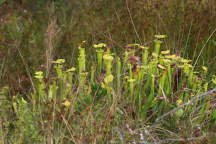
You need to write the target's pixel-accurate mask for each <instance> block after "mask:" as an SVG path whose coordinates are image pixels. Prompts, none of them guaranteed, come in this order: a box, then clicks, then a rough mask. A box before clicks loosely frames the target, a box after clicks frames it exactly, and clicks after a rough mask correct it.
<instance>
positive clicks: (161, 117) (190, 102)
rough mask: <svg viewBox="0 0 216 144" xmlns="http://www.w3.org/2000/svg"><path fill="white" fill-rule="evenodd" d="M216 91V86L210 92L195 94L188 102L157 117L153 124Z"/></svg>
mask: <svg viewBox="0 0 216 144" xmlns="http://www.w3.org/2000/svg"><path fill="white" fill-rule="evenodd" d="M215 91H216V87H215V88H214V89H212V90H210V91H208V92H205V93H203V94H200V95H197V96H195V97H194V98H192V99H191V100H190V101H189V102H186V103H184V104H182V105H180V106H179V107H177V108H174V109H172V110H171V111H169V112H167V113H165V114H164V115H162V116H160V117H159V118H157V119H156V120H155V123H154V124H153V125H152V126H154V125H155V124H157V123H158V122H159V121H160V120H162V119H163V118H164V117H166V116H168V115H170V114H171V113H174V112H176V111H177V110H179V109H180V108H183V107H185V106H187V105H189V104H193V103H194V102H196V101H198V100H201V99H203V98H207V97H209V96H210V95H211V94H212V93H214V92H215ZM152 126H151V127H152Z"/></svg>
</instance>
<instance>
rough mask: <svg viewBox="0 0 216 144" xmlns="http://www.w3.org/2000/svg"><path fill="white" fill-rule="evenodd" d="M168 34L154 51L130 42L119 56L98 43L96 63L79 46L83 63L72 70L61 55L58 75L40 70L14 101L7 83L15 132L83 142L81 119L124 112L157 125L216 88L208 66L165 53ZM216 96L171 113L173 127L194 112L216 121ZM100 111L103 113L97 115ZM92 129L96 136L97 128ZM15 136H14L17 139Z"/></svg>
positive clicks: (20, 137) (159, 39) (6, 104)
mask: <svg viewBox="0 0 216 144" xmlns="http://www.w3.org/2000/svg"><path fill="white" fill-rule="evenodd" d="M165 38H166V36H165V35H155V40H154V49H151V48H150V47H147V46H145V45H141V44H128V45H126V46H125V51H124V53H123V54H122V55H119V56H117V55H116V54H114V53H112V49H111V48H110V47H109V46H108V45H107V44H105V43H99V44H95V45H93V48H94V50H95V60H96V61H87V60H86V53H85V48H84V44H85V41H83V42H82V43H80V44H79V45H78V48H79V56H78V58H77V59H78V65H77V66H75V65H74V66H73V67H71V68H69V69H66V66H65V60H64V59H57V60H56V61H51V63H52V64H53V66H54V67H53V69H54V71H52V75H53V76H50V77H45V75H44V72H43V71H37V72H35V74H34V80H35V81H34V85H35V91H34V92H32V93H31V95H29V96H26V97H23V96H19V95H17V96H14V97H13V98H12V99H13V100H12V103H9V102H8V101H7V100H6V99H7V97H6V95H7V94H6V93H7V87H5V88H4V89H2V92H1V97H3V99H5V101H1V102H0V105H1V106H3V107H4V108H5V110H4V111H5V112H6V111H7V110H8V111H10V110H11V107H12V109H13V112H14V113H15V117H16V118H15V119H16V121H17V123H15V122H14V125H13V126H14V127H17V131H14V132H13V133H17V132H19V133H17V134H16V137H17V138H16V139H18V141H20V142H28V140H26V139H24V137H26V135H27V134H28V135H29V136H30V137H31V139H34V140H35V142H39V141H40V142H41V141H43V140H44V141H45V139H43V138H42V137H43V136H45V137H46V138H47V139H48V141H50V142H52V141H54V139H55V141H60V142H64V141H65V139H66V138H64V136H65V135H69V137H72V138H73V139H72V140H71V141H74V142H77V141H76V137H77V136H78V135H77V132H76V133H74V131H82V130H81V129H80V130H79V128H80V127H81V126H80V125H81V122H80V120H82V118H83V119H84V118H85V119H87V118H88V119H90V118H89V117H91V116H92V119H95V120H97V119H100V117H101V119H104V120H105V121H106V120H107V119H112V117H113V116H116V115H120V116H119V117H117V118H116V120H117V121H121V120H122V119H124V117H129V118H131V119H139V120H142V121H143V122H146V123H148V124H151V123H154V122H155V120H157V118H159V117H161V116H162V115H163V114H165V113H166V112H169V111H170V110H172V109H174V108H178V107H180V106H181V105H183V104H185V103H188V102H190V100H192V99H193V98H194V97H196V96H197V95H199V94H202V93H204V92H207V91H209V90H211V89H212V88H214V87H215V86H216V76H214V75H213V76H210V77H209V76H208V69H207V67H205V66H202V67H201V69H200V71H199V72H196V71H195V67H194V66H193V65H192V64H191V63H192V62H191V60H188V59H185V58H183V57H181V56H179V55H175V54H171V52H170V50H165V51H161V44H162V43H163V41H164V39H165ZM89 65H90V66H89ZM87 68H90V69H87ZM214 98H215V95H212V96H211V97H207V98H203V99H199V100H197V101H195V102H193V103H191V104H189V105H186V106H185V107H180V108H179V109H177V110H176V111H175V112H174V113H172V114H171V115H170V116H169V117H171V119H169V120H170V121H172V122H170V126H168V127H171V126H173V125H171V124H175V123H176V121H178V120H180V119H184V118H187V117H188V116H189V115H190V114H191V113H194V114H197V115H199V118H198V121H203V120H206V119H207V117H208V120H209V121H211V122H213V123H214V120H215V119H216V110H214V108H213V107H214V106H213V104H212V102H211V101H212V100H213V99H214ZM10 105H11V107H10ZM6 107H7V109H6ZM101 109H103V110H102V111H103V112H102V111H101ZM8 111H7V112H8ZM98 111H100V114H94V112H95V113H96V112H98ZM89 114H90V115H91V116H89ZM77 117H79V118H78V119H76V118H77ZM114 119H115V118H114ZM107 121H108V120H107ZM107 121H106V122H107ZM114 121H115V120H114ZM33 123H34V124H33ZM107 123H109V124H107V125H106V126H104V128H103V130H102V131H107V132H108V131H109V130H110V129H109V128H107V127H111V122H107ZM117 123H119V122H116V124H117ZM7 124H8V125H7ZM4 125H5V128H6V129H7V131H8V134H7V136H9V135H11V136H12V135H13V134H12V133H10V134H9V132H10V129H11V126H12V125H11V124H9V122H4ZM108 129H109V130H108ZM58 130H59V131H58ZM62 133H63V135H64V136H63V135H62ZM78 133H79V132H78ZM89 133H92V135H94V133H96V132H89ZM5 137H6V135H5ZM12 139H14V137H13V138H12V137H11V142H13V141H12ZM105 139H106V140H108V138H105V137H104V140H105Z"/></svg>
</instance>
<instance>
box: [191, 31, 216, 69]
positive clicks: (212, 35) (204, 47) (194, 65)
mask: <svg viewBox="0 0 216 144" xmlns="http://www.w3.org/2000/svg"><path fill="white" fill-rule="evenodd" d="M215 32H216V29H215V30H214V31H213V32H212V33H211V35H210V36H209V38H208V39H207V41H206V43H205V44H204V45H203V47H202V49H201V51H200V53H199V55H198V57H197V59H196V61H195V63H194V67H195V66H196V64H197V62H198V60H199V57H200V56H201V54H202V52H203V49H204V48H205V47H206V45H207V43H208V41H209V40H210V39H211V37H212V36H213V34H214V33H215Z"/></svg>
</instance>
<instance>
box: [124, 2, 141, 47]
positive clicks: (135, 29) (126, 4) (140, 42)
mask: <svg viewBox="0 0 216 144" xmlns="http://www.w3.org/2000/svg"><path fill="white" fill-rule="evenodd" d="M126 6H127V10H128V14H129V16H130V19H131V23H132V25H133V28H134V31H135V33H136V36H137V38H138V39H139V42H140V43H141V44H142V42H141V39H140V37H139V34H138V33H137V30H136V27H135V24H134V22H133V18H132V16H131V12H130V9H129V7H128V0H126Z"/></svg>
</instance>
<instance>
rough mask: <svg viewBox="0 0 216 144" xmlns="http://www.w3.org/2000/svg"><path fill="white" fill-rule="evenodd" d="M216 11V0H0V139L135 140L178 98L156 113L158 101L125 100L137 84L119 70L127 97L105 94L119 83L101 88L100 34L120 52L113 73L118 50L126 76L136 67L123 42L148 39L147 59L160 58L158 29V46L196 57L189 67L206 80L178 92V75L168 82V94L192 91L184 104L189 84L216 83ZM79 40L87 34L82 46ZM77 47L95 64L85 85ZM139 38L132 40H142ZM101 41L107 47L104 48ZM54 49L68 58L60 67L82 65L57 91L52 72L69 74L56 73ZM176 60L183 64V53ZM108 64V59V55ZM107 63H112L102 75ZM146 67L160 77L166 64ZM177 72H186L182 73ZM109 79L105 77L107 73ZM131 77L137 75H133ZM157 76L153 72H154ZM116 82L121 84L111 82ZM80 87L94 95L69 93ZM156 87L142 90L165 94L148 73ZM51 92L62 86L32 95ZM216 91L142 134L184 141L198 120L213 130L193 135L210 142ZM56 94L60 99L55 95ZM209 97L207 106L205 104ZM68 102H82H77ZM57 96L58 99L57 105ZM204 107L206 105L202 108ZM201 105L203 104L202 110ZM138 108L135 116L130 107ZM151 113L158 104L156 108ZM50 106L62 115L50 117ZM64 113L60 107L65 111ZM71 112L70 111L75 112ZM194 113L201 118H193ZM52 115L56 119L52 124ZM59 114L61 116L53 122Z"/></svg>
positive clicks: (205, 128)
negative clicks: (37, 74)
mask: <svg viewBox="0 0 216 144" xmlns="http://www.w3.org/2000/svg"><path fill="white" fill-rule="evenodd" d="M215 17H216V1H214V0H196V1H194V0H163V1H161V0H97V1H95V0H79V1H78V0H74V1H73V0H72V1H71V0H64V1H61V0H56V1H46V2H44V1H42V0H37V1H35V0H20V1H18V0H17V1H13V0H1V1H0V33H1V34H0V62H1V63H0V64H1V67H0V77H1V82H0V88H1V99H0V104H1V108H0V109H1V115H0V124H1V130H2V131H1V137H2V141H1V142H2V143H15V142H17V143H45V142H48V143H53V141H55V142H56V143H103V142H107V143H111V142H113V143H114V142H117V143H121V142H122V143H123V142H132V141H136V142H137V143H139V142H138V141H140V138H141V136H139V135H140V133H139V132H140V131H143V130H145V129H143V128H145V127H146V126H147V125H149V126H153V125H154V121H155V120H156V119H157V118H159V117H161V116H163V114H164V113H166V112H168V111H169V110H172V109H173V108H175V107H177V105H176V102H177V99H176V100H173V99H174V98H173V99H172V100H173V101H172V103H171V106H168V107H166V106H165V105H164V104H163V105H156V106H155V108H162V109H161V112H160V114H158V115H155V114H154V110H152V105H151V106H147V107H145V108H144V110H143V109H142V108H141V109H139V107H136V106H134V104H136V103H137V101H136V100H135V101H133V100H132V101H131V103H130V104H128V101H130V100H128V99H127V97H128V96H129V95H131V93H132V92H131V91H133V90H132V87H133V85H128V87H127V86H126V85H124V84H123V83H124V80H123V76H121V79H120V81H121V86H120V89H119V91H120V90H122V91H123V90H124V92H123V93H122V95H123V96H122V97H121V99H119V100H116V102H115V103H113V99H112V100H108V99H109V98H108V97H107V96H108V95H111V97H112V96H114V95H117V93H118V89H114V93H115V94H113V93H112V92H109V90H108V89H106V87H105V88H103V87H101V85H102V84H101V81H100V77H99V76H100V75H101V71H100V70H98V67H97V66H98V63H99V62H98V59H97V54H96V51H95V48H94V47H93V45H94V44H98V43H101V42H103V43H106V44H107V45H108V46H109V47H110V51H111V52H110V55H111V56H113V58H114V60H113V63H114V68H112V72H113V73H115V72H117V70H118V69H117V68H116V67H115V66H116V65H117V63H118V60H117V56H119V57H120V58H121V62H120V63H121V64H122V65H121V69H120V71H121V74H120V75H125V73H129V70H130V66H128V65H127V64H126V62H127V63H130V62H129V61H125V62H124V61H123V58H124V55H123V53H124V52H125V50H126V49H127V48H126V47H125V46H126V45H127V44H140V46H148V47H149V49H148V51H149V57H148V63H150V62H151V61H152V60H155V57H153V56H151V54H152V53H153V52H154V51H155V49H154V47H155V43H154V39H155V37H154V35H155V34H165V35H167V38H166V39H164V40H163V44H161V47H160V49H161V50H162V51H165V50H170V53H171V54H175V55H176V56H180V57H181V58H184V59H191V60H192V62H191V66H193V72H195V71H197V72H199V74H197V75H196V76H194V77H195V78H193V79H198V80H200V79H202V81H201V83H200V86H196V88H194V87H193V86H191V84H190V82H188V81H186V80H184V81H183V82H182V81H181V82H182V83H181V85H179V88H177V89H175V91H173V87H174V84H173V85H172V86H173V87H168V86H166V87H168V88H167V93H166V95H167V96H168V95H169V96H170V98H172V96H173V95H174V94H182V93H183V95H187V98H183V99H182V101H183V102H182V103H184V102H187V101H188V100H191V99H192V97H190V95H192V94H191V91H190V92H188V91H186V89H192V90H196V93H194V94H193V95H199V94H201V93H202V92H206V91H208V90H210V89H212V88H213V86H214V85H213V83H212V79H213V78H214V75H215V71H216V66H215V62H216V35H215V31H216V27H215V24H216V19H215ZM83 40H85V41H86V42H85V43H84V44H82V45H81V42H82V41H83ZM79 46H82V47H84V48H85V56H84V58H85V59H86V62H85V65H86V69H85V70H84V71H85V72H89V76H88V77H87V78H85V77H84V80H83V81H84V85H85V86H80V80H81V79H80V78H81V75H80V72H79V70H78V69H79V68H78V66H79V65H81V64H80V63H82V62H80V61H79V60H80V59H82V58H80V57H82V56H80V55H81V54H80V50H79V49H78V47H79ZM134 47H135V46H134ZM138 47H139V46H137V45H136V49H137V48H138ZM104 50H105V51H106V49H104ZM111 53H114V55H112V54H111ZM141 53H142V52H141V50H137V51H136V52H135V53H134V54H133V55H136V56H137V57H140V61H141V56H142V54H141ZM158 55H159V53H158ZM78 57H79V59H78ZM58 58H63V59H65V61H66V64H65V65H64V66H63V67H64V68H63V69H62V71H64V70H66V69H68V68H70V67H72V66H74V67H76V69H77V71H76V72H75V73H74V75H73V79H74V80H73V83H71V85H73V86H72V87H70V88H68V87H67V88H62V90H61V88H60V89H58V92H56V91H57V90H56V91H55V84H54V83H53V81H56V85H57V86H58V87H65V85H67V83H68V81H64V80H63V81H62V82H59V79H60V81H61V79H62V78H60V77H61V76H59V75H57V74H56V71H57V70H56V68H54V67H53V66H54V64H53V63H52V62H53V61H54V60H57V59H58ZM128 59H129V57H128ZM142 62H143V61H142ZM115 64H116V65H115ZM142 64H143V63H142ZM158 64H162V65H164V63H161V62H159V63H156V64H152V65H153V66H156V67H157V65H158ZM175 64H176V65H177V64H178V62H175ZM92 65H93V66H94V65H95V67H92ZM123 66H124V67H123ZM203 66H207V67H208V70H207V72H206V73H205V70H203ZM103 68H105V65H104V64H103ZM92 69H93V70H94V69H95V73H96V74H95V77H96V79H97V80H94V81H95V83H93V82H92V81H91V80H90V79H91V76H90V73H91V72H92ZM99 69H100V68H99ZM204 69H205V68H204ZM36 71H43V78H44V79H43V80H42V81H40V80H39V81H38V80H37V79H36V78H34V75H35V72H36ZM106 72H107V70H106V71H105V72H104V75H106ZM92 73H94V72H92ZM147 73H152V74H156V75H158V76H159V77H158V79H157V78H156V80H155V81H157V82H158V83H160V85H161V84H162V83H163V82H162V80H160V76H161V75H160V74H163V72H162V71H161V70H160V68H158V72H156V73H154V72H152V71H150V72H147ZM175 73H178V72H176V71H174V70H173V71H172V74H169V75H168V76H167V77H173V78H175ZM65 75H66V74H65ZM113 75H114V76H115V78H116V77H117V76H118V74H117V73H115V74H113ZM133 75H134V74H133ZM107 76H108V75H107ZM128 76H129V75H128ZM181 76H182V77H185V75H181ZM103 78H104V77H102V78H101V79H102V81H103ZM146 78H147V77H146ZM131 79H134V76H132V77H131ZM151 80H152V79H151V77H150V78H149V81H151ZM132 81H133V80H132ZM192 82H194V81H191V83H192ZM43 83H44V84H43ZM183 83H186V84H185V86H182V84H183ZM197 83H198V82H197ZM206 83H208V86H206V85H207V84H206ZM205 84H206V85H205ZM105 85H106V84H105ZM156 85H157V83H156ZM165 85H166V84H165ZM167 85H168V84H167ZM107 86H108V87H113V86H109V85H107ZM115 86H117V83H116V84H114V87H115ZM136 86H137V87H135V91H133V92H135V93H136V92H137V95H139V91H140V90H139V88H138V87H139V85H136ZM140 86H143V85H142V84H141V85H140ZM82 87H85V88H83V89H89V91H88V90H87V92H86V93H87V94H88V96H87V98H86V99H84V100H83V99H81V100H74V99H71V97H73V94H68V92H67V91H65V90H66V89H68V90H69V89H70V90H71V89H73V90H72V91H73V92H76V93H79V95H82V93H81V94H80V90H79V89H80V88H82ZM86 87H88V88H86ZM127 88H128V91H127ZM150 88H151V89H152V90H153V89H154V90H155V93H154V94H153V93H151V91H145V94H146V95H147V94H148V93H149V94H152V95H153V96H155V97H157V96H158V95H160V94H161V93H162V92H161V91H160V87H158V86H157V87H156V88H152V85H151V83H150V82H149V84H148V85H146V86H145V89H150ZM50 89H51V90H50ZM125 89H126V90H125ZM129 89H130V90H129ZM49 91H52V92H53V93H57V95H58V96H59V95H60V96H62V97H63V98H62V99H58V100H56V99H52V98H54V97H56V96H54V95H53V97H52V98H51V99H46V100H43V101H40V100H35V103H34V95H35V97H38V96H39V95H49ZM61 91H63V92H61ZM83 91H84V90H83ZM64 92H66V93H64ZM41 93H43V94H41ZM98 93H99V94H98ZM158 93H159V94H158ZM65 95H67V99H64V96H65ZM94 95H99V96H101V97H102V99H99V100H98V101H94V100H92V99H91V98H92V96H94ZM213 95H215V94H213ZM80 97H83V96H80ZM214 97H215V96H214ZM214 97H213V98H212V99H211V100H210V99H204V102H203V101H202V102H201V103H197V104H196V105H195V106H194V109H191V108H187V109H183V110H184V117H183V118H182V119H181V120H178V118H176V119H177V120H173V123H171V124H169V122H170V119H172V117H170V119H166V120H164V122H163V123H161V125H159V126H158V125H157V127H156V128H155V127H153V129H152V131H150V130H149V131H150V135H149V136H147V137H148V140H145V141H146V142H161V143H166V141H161V140H162V139H168V140H169V139H170V141H171V142H173V143H177V142H176V141H178V140H179V141H180V142H179V143H181V142H182V143H184V142H185V143H187V141H186V140H185V139H184V138H185V137H192V138H195V137H196V136H194V135H190V134H193V133H194V131H195V130H196V129H197V127H200V128H201V130H200V131H201V134H200V135H199V136H203V135H204V134H205V135H208V136H205V138H204V140H203V139H202V140H200V139H198V140H192V141H193V142H194V143H204V142H203V141H205V142H206V143H213V142H214V138H215V135H214V131H213V128H212V127H213V126H214V122H212V121H214V116H213V115H212V116H211V115H208V116H209V117H207V115H206V114H210V113H213V109H214ZM135 99H137V98H135ZM55 100H56V101H55ZM67 100H68V102H69V103H70V104H69V105H70V111H69V112H68V110H65V107H64V108H62V106H61V105H62V103H64V102H65V101H66V102H67ZM137 100H138V99H137ZM79 101H80V102H81V103H79ZM83 101H84V103H83ZM107 101H109V102H107ZM54 102H56V103H58V104H53V103H54ZM85 102H86V103H85ZM210 102H211V106H209V104H208V103H210ZM72 103H78V105H73V104H72ZM142 103H143V104H146V101H145V100H142ZM112 104H114V105H115V106H114V109H115V110H110V109H112V108H113V105H112ZM52 105H55V106H56V108H55V107H53V106H52ZM117 105H118V106H117ZM206 105H207V106H206ZM34 106H35V107H34ZM89 106H90V107H89ZM38 107H40V108H38ZM202 107H207V108H206V109H205V110H204V109H202ZM16 108H17V109H16ZM62 109H63V110H62ZM89 109H90V111H89ZM116 109H120V110H119V111H118V110H116ZM200 109H201V111H199V110H200ZM196 110H197V111H199V112H198V113H196ZM110 111H111V112H110ZM116 111H118V112H119V113H121V112H122V111H123V114H119V113H118V112H116ZM140 111H145V112H146V111H150V114H148V115H146V116H143V115H145V114H143V113H142V112H140ZM152 111H153V112H152ZM191 111H193V112H194V115H189V113H190V112H191ZM134 112H135V113H136V116H133V113H134ZM155 112H158V111H157V110H155ZM110 113H111V114H110ZM200 113H205V115H201V116H200ZM151 114H153V116H151ZM196 114H197V115H196ZM52 115H58V116H56V118H54V117H52ZM61 115H64V117H65V119H64V117H63V118H62V117H61ZM66 115H67V118H66ZM113 115H114V116H113ZM139 115H141V116H139ZM71 117H73V118H72V120H71V121H70V119H71ZM116 117H117V118H116ZM198 118H199V119H200V120H197V119H198ZM179 119H180V118H179ZM194 119H195V120H194ZM196 120H197V121H196ZM51 121H52V123H51V124H49V122H51ZM54 121H58V122H57V123H55V122H54ZM191 121H195V123H196V124H195V125H193V124H192V123H191ZM206 123H208V124H209V125H206ZM68 125H70V126H71V127H69V126H68ZM24 128H25V130H24ZM22 130H24V131H22ZM5 131H6V132H5ZM122 131H125V133H124V132H122ZM71 132H72V133H71ZM133 132H134V134H133ZM135 133H136V134H135ZM143 135H144V133H143ZM199 136H198V137H199ZM172 140H173V141H172ZM143 141H144V140H143ZM140 143H141V142H140Z"/></svg>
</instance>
